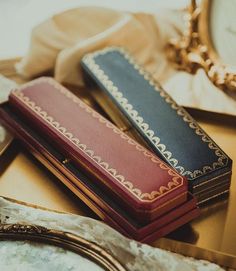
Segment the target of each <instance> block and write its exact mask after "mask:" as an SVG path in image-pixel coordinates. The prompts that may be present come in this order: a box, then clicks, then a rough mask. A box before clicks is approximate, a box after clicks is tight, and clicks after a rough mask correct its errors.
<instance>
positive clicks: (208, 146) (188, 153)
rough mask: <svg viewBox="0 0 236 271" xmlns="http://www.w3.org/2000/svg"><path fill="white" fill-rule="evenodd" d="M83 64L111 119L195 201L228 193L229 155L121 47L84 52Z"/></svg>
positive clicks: (89, 82)
mask: <svg viewBox="0 0 236 271" xmlns="http://www.w3.org/2000/svg"><path fill="white" fill-rule="evenodd" d="M81 65H82V67H83V69H84V71H85V79H86V81H87V82H88V85H90V87H91V93H92V95H93V96H94V97H95V99H96V100H97V102H98V103H99V104H100V105H101V107H102V108H103V109H104V111H105V112H106V113H107V114H108V115H109V116H110V118H111V119H112V121H113V122H114V123H115V124H116V125H117V126H118V127H120V128H121V129H122V130H123V131H127V132H128V133H129V135H132V136H133V137H134V138H135V139H136V140H138V141H139V142H140V143H141V144H143V145H144V146H147V147H148V148H150V149H151V150H152V151H154V152H155V154H156V155H157V156H158V157H160V158H161V159H163V160H164V161H165V162H166V163H168V164H169V165H170V166H172V167H173V168H174V169H175V170H177V171H178V172H179V173H180V174H181V175H182V176H185V177H186V178H187V179H188V183H189V189H190V192H191V193H193V194H194V195H195V196H196V197H197V200H198V203H204V202H207V201H208V200H210V199H213V198H216V197H218V196H220V195H222V194H227V193H228V192H229V187H230V179H231V169H232V161H231V159H230V158H229V157H228V156H227V155H226V154H225V153H224V152H223V150H222V149H221V148H220V147H219V146H218V145H217V144H216V143H215V142H214V141H213V140H212V139H211V138H210V137H209V136H208V135H207V134H206V133H205V132H204V131H203V129H202V128H201V127H200V126H199V125H198V124H197V122H196V121H195V120H194V119H193V118H192V117H191V116H190V115H189V114H188V113H187V112H186V110H185V109H184V108H183V107H181V106H179V105H177V104H176V102H175V101H174V100H173V99H172V98H171V97H170V96H169V95H168V94H167V93H166V92H165V91H164V90H163V89H162V87H161V86H160V85H159V84H158V83H157V82H156V81H154V80H153V79H152V77H151V76H150V75H149V74H148V73H147V72H145V70H144V69H143V68H141V67H140V66H139V65H138V64H137V63H136V62H135V60H134V59H133V58H132V57H131V56H130V55H129V54H128V53H127V52H126V51H125V50H124V49H122V48H113V47H111V48H106V49H104V50H101V51H97V52H94V53H90V54H87V55H86V56H84V58H83V59H82V62H81Z"/></svg>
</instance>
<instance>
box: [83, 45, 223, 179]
mask: <svg viewBox="0 0 236 271" xmlns="http://www.w3.org/2000/svg"><path fill="white" fill-rule="evenodd" d="M112 51H118V52H120V53H121V54H122V55H123V56H124V57H125V58H126V60H127V61H128V62H129V63H130V64H132V65H133V67H134V68H135V69H136V70H137V71H138V72H139V74H141V75H142V76H143V77H144V79H145V80H146V81H147V82H148V83H149V84H150V85H151V86H152V87H153V88H154V89H155V90H156V91H157V92H158V93H159V95H160V96H161V97H162V98H164V99H165V101H166V102H167V103H168V104H170V105H171V108H172V109H174V110H176V112H177V114H178V115H179V116H181V117H182V118H183V120H184V122H186V123H188V124H189V127H190V128H191V129H193V130H194V131H195V133H196V134H197V135H198V136H200V137H201V139H202V141H203V142H205V143H207V144H208V147H209V148H210V149H212V150H214V151H215V155H216V156H217V158H218V159H217V161H216V162H214V163H213V164H212V165H205V166H203V167H202V168H201V169H196V170H194V171H192V172H191V171H189V170H185V168H184V167H183V166H181V165H179V161H178V160H177V159H176V158H174V157H173V156H172V153H171V152H170V151H169V150H167V148H166V145H164V144H162V143H161V139H160V138H159V137H158V136H156V135H155V133H154V131H153V130H151V129H150V128H149V125H148V124H147V123H146V122H145V120H144V119H143V117H142V116H140V115H139V113H138V111H137V110H135V109H134V108H133V106H132V105H131V104H130V103H129V101H128V100H127V99H126V98H125V97H123V93H122V92H121V91H120V90H119V89H118V87H117V86H115V85H114V83H113V82H112V81H111V80H110V78H109V77H108V76H107V75H106V74H105V73H104V71H103V70H102V69H101V67H100V66H99V65H98V64H97V63H96V61H95V58H96V57H97V56H99V55H103V54H106V53H108V52H112ZM83 62H84V63H85V64H86V65H87V66H88V67H89V68H90V69H91V71H92V72H93V73H94V74H95V75H96V77H97V78H98V79H99V81H100V82H101V83H102V84H103V85H104V86H105V87H106V89H107V90H108V91H109V92H110V94H111V95H112V96H113V97H115V98H116V100H117V101H118V102H119V104H120V105H121V106H122V107H123V108H124V109H125V111H126V112H127V113H128V114H129V116H130V117H131V118H132V119H133V121H134V122H135V123H136V124H137V125H138V127H139V128H140V129H141V130H142V131H143V132H144V133H145V135H146V136H147V137H148V138H149V139H150V140H151V142H152V143H153V144H154V145H155V146H156V148H157V149H158V150H159V151H160V153H161V154H162V155H163V156H164V157H165V158H166V159H167V161H168V162H169V164H170V165H171V166H172V167H174V168H175V169H176V170H177V171H178V172H179V173H180V174H182V175H184V176H186V177H187V178H188V179H189V180H193V179H195V178H198V177H200V176H202V175H204V174H207V173H209V172H212V171H214V170H215V169H217V168H221V167H223V166H225V165H227V163H228V157H227V155H226V154H225V153H224V152H223V151H222V150H220V149H219V147H218V146H217V145H216V144H215V143H214V142H213V141H212V140H211V139H210V137H209V136H208V135H207V134H206V133H205V132H204V131H203V130H202V129H201V128H200V126H199V125H198V124H197V122H196V121H195V120H194V119H193V118H192V117H191V116H190V115H189V114H188V113H187V111H186V110H185V109H183V108H182V107H180V106H178V105H177V104H176V102H175V101H174V100H173V99H172V98H171V97H170V96H169V95H168V94H167V93H166V92H165V91H164V90H163V89H162V88H161V86H160V85H159V84H158V83H157V82H155V81H154V80H153V79H152V77H151V75H150V74H149V73H148V72H146V71H145V70H144V69H143V68H142V67H141V66H139V65H138V64H137V63H136V62H135V60H134V59H133V58H132V57H131V56H130V55H129V54H128V53H127V52H126V51H125V50H124V49H123V48H120V47H108V48H105V49H103V50H100V51H96V52H94V53H90V54H87V55H85V56H84V57H83Z"/></svg>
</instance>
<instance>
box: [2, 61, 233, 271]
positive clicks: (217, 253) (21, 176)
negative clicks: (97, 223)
mask: <svg viewBox="0 0 236 271" xmlns="http://www.w3.org/2000/svg"><path fill="white" fill-rule="evenodd" d="M18 60H19V59H11V60H4V61H0V73H1V74H3V75H5V76H6V77H8V78H9V79H12V80H15V81H16V82H17V83H19V84H21V83H24V82H26V81H25V80H23V79H21V78H20V77H19V76H18V75H17V74H16V73H15V70H14V64H15V62H16V61H18ZM69 87H70V89H72V91H76V93H77V94H78V96H80V97H81V98H82V99H84V100H85V101H86V102H87V103H89V104H90V105H92V106H93V107H94V106H95V104H94V102H93V99H92V98H91V97H90V96H89V95H88V93H87V92H86V89H80V90H78V89H76V88H73V87H71V86H69ZM191 114H192V115H193V116H194V117H195V119H197V121H198V122H199V123H200V125H201V126H202V127H203V129H204V130H205V131H206V132H207V133H208V134H209V135H210V136H211V137H212V138H213V140H215V141H216V143H217V144H219V145H220V147H221V148H222V149H223V150H224V151H225V152H226V153H227V154H228V155H229V156H230V157H231V158H232V159H233V161H236V148H235V143H236V120H235V118H234V119H229V118H226V117H225V116H221V115H215V114H208V113H206V112H199V111H191ZM235 178H236V164H234V166H233V176H232V184H231V190H230V191H231V192H230V196H229V198H228V199H227V198H226V199H221V200H219V201H218V202H214V203H213V204H211V205H208V206H205V207H203V208H202V214H201V216H200V217H199V218H198V219H195V220H194V221H193V222H192V223H191V224H188V225H185V226H183V227H181V228H180V229H178V230H176V231H175V232H173V233H171V234H170V235H169V236H168V237H167V238H161V239H159V240H157V241H156V242H154V243H153V246H157V247H161V248H164V249H168V250H171V251H173V252H177V253H181V254H183V255H186V256H192V257H195V258H201V259H205V260H209V261H212V262H215V263H217V264H219V265H221V266H224V267H229V268H235V269H236V212H235V206H236V183H235ZM0 195H1V196H5V197H9V198H13V199H16V200H20V201H24V202H27V203H30V204H35V205H38V206H42V207H45V208H48V209H53V210H56V211H61V212H69V213H74V214H79V215H84V216H90V217H93V218H97V217H96V215H94V214H93V213H92V212H91V211H90V210H89V209H88V208H87V207H86V206H85V205H84V204H83V203H82V202H81V201H80V200H79V199H78V198H76V197H75V196H74V195H73V194H72V193H71V192H70V191H69V190H68V189H67V188H65V187H64V186H63V185H62V184H60V183H59V182H58V181H57V179H56V178H55V177H54V176H53V175H52V174H50V173H49V172H48V171H47V170H46V169H45V168H44V167H43V166H41V165H40V164H39V163H38V162H37V161H36V160H35V159H34V158H33V157H32V156H31V155H30V154H29V153H27V152H25V151H24V150H23V149H22V148H21V147H18V146H16V145H14V143H13V145H12V146H11V147H10V148H9V149H8V150H7V151H6V152H5V154H4V155H3V156H2V157H1V163H0Z"/></svg>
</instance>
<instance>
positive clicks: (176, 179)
mask: <svg viewBox="0 0 236 271" xmlns="http://www.w3.org/2000/svg"><path fill="white" fill-rule="evenodd" d="M41 82H47V83H49V84H50V85H52V86H53V87H54V88H56V89H57V90H59V91H60V92H61V93H62V94H63V95H65V96H66V97H67V98H68V99H71V100H72V101H73V102H74V103H76V104H77V105H78V106H80V107H81V108H83V109H84V110H86V112H87V113H89V114H91V115H92V116H93V117H94V118H96V119H97V120H98V121H99V122H101V123H103V124H104V125H105V126H106V127H107V128H109V129H112V130H113V132H114V133H116V134H117V135H119V136H120V137H121V138H122V139H123V140H126V141H127V142H128V144H131V145H132V146H134V148H136V150H138V151H140V152H142V153H143V155H145V157H147V158H148V159H150V160H151V161H152V162H153V163H155V164H157V165H158V166H159V167H160V168H161V169H163V170H166V171H167V172H168V174H169V175H170V176H171V181H170V182H168V183H167V186H160V187H159V188H158V189H157V190H156V191H152V192H151V193H143V192H142V191H141V190H140V189H138V188H136V187H134V185H133V184H132V183H131V182H130V181H128V180H126V179H125V177H124V176H123V175H121V174H119V173H118V172H117V170H116V169H114V168H112V167H111V166H110V165H109V163H107V162H105V161H103V160H102V158H101V157H100V156H98V155H97V154H95V153H94V151H93V150H91V149H89V148H88V147H87V146H86V145H85V144H83V143H82V142H80V140H79V139H78V138H76V137H74V135H73V134H72V133H70V132H69V131H67V129H66V128H65V127H62V126H61V125H60V123H59V122H57V121H55V120H54V119H53V117H51V116H49V115H48V113H47V112H46V111H44V110H43V109H42V108H41V107H39V106H38V105H36V103H35V102H34V101H31V100H30V98H29V97H27V96H25V94H24V93H23V92H22V90H23V89H25V88H27V87H29V86H33V85H36V84H39V83H41ZM12 95H14V96H16V97H17V98H18V99H20V100H21V101H22V102H23V103H24V104H25V105H26V106H27V107H29V108H30V109H31V110H33V111H34V112H35V113H36V114H37V115H38V116H40V117H41V118H42V119H44V120H45V121H46V122H47V123H48V124H49V125H50V126H52V127H54V128H55V129H56V130H57V131H58V132H59V133H60V134H62V135H63V136H64V137H66V138H67V139H68V140H69V141H70V142H72V143H73V144H74V145H75V146H77V147H78V148H79V149H80V150H81V151H82V152H83V153H85V154H86V155H87V156H89V157H90V158H91V159H92V160H93V161H94V162H95V163H96V164H98V165H99V166H100V167H102V168H103V169H104V170H105V171H106V172H107V173H108V174H110V175H111V176H112V177H113V178H115V179H116V180H117V181H118V182H119V183H120V184H121V185H122V186H123V187H125V188H126V189H128V191H130V192H131V193H132V194H133V195H134V196H135V197H136V198H138V199H139V200H140V201H148V202H151V201H154V200H156V199H157V198H160V197H162V196H164V195H166V194H167V193H170V192H171V191H173V190H175V189H177V188H178V187H180V186H182V185H183V182H184V181H183V177H182V176H180V175H179V174H178V173H177V172H175V171H174V170H172V169H171V168H169V167H168V166H167V165H165V164H164V163H162V161H161V160H159V159H158V158H157V157H155V156H154V155H153V154H152V153H151V152H149V151H148V150H147V149H145V148H144V147H143V146H141V145H139V144H138V143H137V142H136V141H134V140H133V139H131V138H129V137H128V136H127V135H126V134H125V133H123V132H122V131H120V130H119V129H118V128H117V127H115V126H114V125H113V124H112V123H110V122H109V121H107V120H106V119H105V118H104V117H102V116H101V115H100V114H98V113H97V112H96V111H94V110H93V109H92V108H91V107H89V106H87V105H86V104H85V103H84V102H82V101H81V100H80V99H78V98H77V97H76V96H75V95H74V94H72V93H71V92H70V91H68V90H67V89H66V88H64V87H63V86H61V85H60V84H58V83H56V82H55V81H54V80H52V79H50V78H40V79H37V80H34V81H32V82H29V83H27V84H25V85H23V86H22V87H20V88H19V89H18V90H16V91H14V92H13V93H12Z"/></svg>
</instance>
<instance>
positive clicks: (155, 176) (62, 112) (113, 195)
mask: <svg viewBox="0 0 236 271" xmlns="http://www.w3.org/2000/svg"><path fill="white" fill-rule="evenodd" d="M1 118H2V122H3V123H4V124H5V125H6V126H7V127H8V128H10V129H11V130H12V132H14V133H15V135H16V136H17V137H18V138H19V139H21V141H22V142H23V143H24V144H25V145H26V146H27V148H28V149H29V150H30V151H31V152H32V153H33V154H34V155H35V156H36V157H37V158H38V159H39V160H41V162H43V163H44V164H45V165H46V166H47V168H49V169H50V170H51V171H53V173H54V174H55V175H57V176H58V177H59V179H60V180H62V181H63V182H64V183H65V184H66V185H67V186H68V187H69V188H70V189H71V190H72V191H73V192H74V193H76V194H77V195H78V196H79V197H81V199H82V200H84V201H85V203H87V204H88V205H89V206H90V207H91V208H92V209H93V210H94V211H95V212H96V213H97V214H98V215H99V216H100V217H101V218H102V219H103V220H105V221H107V222H108V223H109V224H110V225H112V226H113V227H115V228H117V229H118V230H120V231H122V232H123V233H125V234H126V235H128V236H130V237H133V238H135V239H137V240H145V241H150V240H152V239H153V238H156V237H159V236H162V235H163V234H166V233H168V232H169V231H172V230H173V229H175V228H176V227H178V226H180V225H182V224H184V223H187V222H188V221H189V220H191V219H192V218H193V217H195V216H196V215H197V214H198V209H197V208H196V202H195V199H193V198H192V196H191V195H188V194H187V185H186V180H185V178H184V177H182V176H180V175H179V174H178V173H176V172H175V171H174V170H173V169H170V168H169V167H168V166H167V165H166V164H165V163H163V162H162V161H161V160H160V159H159V158H157V157H156V156H155V155H154V154H152V153H151V152H149V151H148V150H146V149H145V148H143V147H142V146H140V145H139V144H138V143H136V142H135V141H134V140H132V139H130V138H129V137H128V136H127V135H125V134H124V133H122V132H121V131H120V130H118V129H117V128H116V127H115V126H114V125H113V124H111V123H110V122H109V121H107V120H106V119H105V118H103V117H102V116H101V115H99V114H98V113H97V112H95V111H94V110H93V109H91V108H90V107H88V106H87V105H86V104H84V103H83V102H82V101H81V100H80V99H78V98H77V97H76V96H74V95H73V94H72V93H71V92H70V91H68V90H67V89H65V88H64V87H62V86H61V85H60V84H58V83H56V82H55V81H54V80H52V79H49V78H41V79H37V80H35V81H32V82H30V83H28V84H26V85H24V86H22V87H21V88H20V89H18V90H16V91H14V92H12V94H11V95H10V98H9V103H7V104H5V105H3V106H2V107H1Z"/></svg>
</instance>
